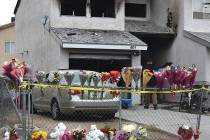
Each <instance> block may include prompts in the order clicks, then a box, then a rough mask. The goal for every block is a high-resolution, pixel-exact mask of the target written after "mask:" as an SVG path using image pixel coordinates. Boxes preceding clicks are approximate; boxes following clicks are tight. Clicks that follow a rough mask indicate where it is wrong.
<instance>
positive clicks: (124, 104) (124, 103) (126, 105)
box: [121, 99, 132, 109]
mask: <svg viewBox="0 0 210 140" xmlns="http://www.w3.org/2000/svg"><path fill="white" fill-rule="evenodd" d="M121 103H122V108H125V109H126V108H131V107H132V100H131V99H121Z"/></svg>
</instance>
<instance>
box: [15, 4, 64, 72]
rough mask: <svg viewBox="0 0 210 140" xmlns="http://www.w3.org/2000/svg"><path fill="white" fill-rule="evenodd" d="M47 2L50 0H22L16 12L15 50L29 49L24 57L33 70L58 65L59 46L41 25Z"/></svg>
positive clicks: (46, 12)
mask: <svg viewBox="0 0 210 140" xmlns="http://www.w3.org/2000/svg"><path fill="white" fill-rule="evenodd" d="M49 3H50V0H44V1H43V0H33V1H28V0H22V1H21V4H20V6H19V9H18V11H17V13H16V26H15V27H16V46H17V52H20V53H21V52H23V51H24V50H29V55H27V54H26V53H25V54H24V59H25V60H26V61H29V63H31V66H32V69H33V70H34V71H36V70H46V71H48V70H52V69H57V68H58V67H59V57H60V53H59V52H60V48H59V46H58V45H55V44H56V42H55V40H54V39H53V38H52V37H50V35H49V32H48V31H47V28H44V26H43V25H42V19H43V17H44V16H48V15H49V7H48V5H49ZM47 26H49V23H47V24H46V27H47ZM18 57H19V58H21V55H18Z"/></svg>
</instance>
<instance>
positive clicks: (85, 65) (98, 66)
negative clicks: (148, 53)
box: [69, 58, 131, 72]
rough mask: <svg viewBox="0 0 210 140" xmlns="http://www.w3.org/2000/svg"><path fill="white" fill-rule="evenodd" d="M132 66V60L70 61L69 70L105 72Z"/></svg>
mask: <svg viewBox="0 0 210 140" xmlns="http://www.w3.org/2000/svg"><path fill="white" fill-rule="evenodd" d="M129 66H131V60H129V59H126V60H100V59H79V58H76V59H74V58H71V59H69V69H79V70H92V71H97V72H105V71H111V70H118V71H120V70H121V69H122V68H123V67H129Z"/></svg>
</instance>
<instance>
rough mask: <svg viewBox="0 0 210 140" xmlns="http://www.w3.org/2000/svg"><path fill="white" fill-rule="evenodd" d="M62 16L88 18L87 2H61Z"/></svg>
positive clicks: (73, 0)
mask: <svg viewBox="0 0 210 140" xmlns="http://www.w3.org/2000/svg"><path fill="white" fill-rule="evenodd" d="M61 15H72V16H86V0H61Z"/></svg>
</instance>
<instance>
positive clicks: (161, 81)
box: [154, 71, 165, 90]
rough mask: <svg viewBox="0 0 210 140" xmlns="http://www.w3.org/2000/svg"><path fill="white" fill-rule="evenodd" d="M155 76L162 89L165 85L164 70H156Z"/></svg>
mask: <svg viewBox="0 0 210 140" xmlns="http://www.w3.org/2000/svg"><path fill="white" fill-rule="evenodd" d="M154 76H155V78H156V80H157V87H158V88H159V89H160V90H162V89H163V86H164V81H165V75H164V73H163V72H160V71H155V72H154Z"/></svg>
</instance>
